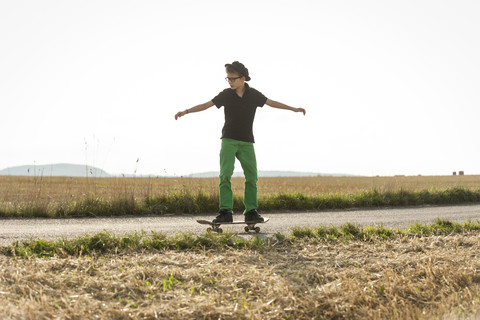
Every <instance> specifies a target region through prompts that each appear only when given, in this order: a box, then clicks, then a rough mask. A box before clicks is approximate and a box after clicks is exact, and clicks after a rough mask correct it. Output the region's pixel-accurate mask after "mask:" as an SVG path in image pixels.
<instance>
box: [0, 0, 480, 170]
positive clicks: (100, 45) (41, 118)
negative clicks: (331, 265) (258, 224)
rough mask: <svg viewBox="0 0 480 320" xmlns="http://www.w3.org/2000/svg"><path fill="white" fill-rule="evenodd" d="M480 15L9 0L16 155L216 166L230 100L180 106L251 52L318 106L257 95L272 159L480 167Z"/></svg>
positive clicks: (210, 2) (445, 6)
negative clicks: (196, 109) (262, 101)
mask: <svg viewBox="0 0 480 320" xmlns="http://www.w3.org/2000/svg"><path fill="white" fill-rule="evenodd" d="M479 16H480V2H479V1H476V0H474V1H463V0H455V1H454V0H452V1H444V0H414V1H411V0H402V1H385V0H365V1H358V0H344V1H321V0H296V1H284V0H242V1H229V0H203V1H195V0H165V1H164V0H157V1H143V0H138V1H137V0H136V1H133V0H132V1H126V0H124V1H118V0H115V1H113V0H108V1H107V0H96V1H91V0H84V1H62V0H56V1H52V0H44V1H32V0H24V1H8V0H0V46H1V50H0V112H1V118H0V119H1V125H0V137H1V138H0V169H3V168H6V167H12V166H18V165H32V164H37V165H41V164H53V163H74V164H85V165H92V166H95V167H98V168H100V169H103V170H105V171H107V172H108V173H111V174H134V173H135V174H137V175H148V174H152V175H175V176H181V175H188V174H191V173H196V172H205V171H216V170H218V169H219V150H220V142H221V140H220V136H221V129H222V127H223V120H224V115H223V109H217V108H215V107H212V108H210V109H208V110H206V111H203V112H200V113H195V114H188V115H186V116H185V117H183V118H181V119H179V120H177V121H175V119H174V115H175V113H176V112H178V111H181V110H185V109H186V108H191V107H193V106H195V105H198V104H201V103H204V102H207V101H210V100H211V99H212V98H213V97H215V96H216V95H217V94H218V93H219V92H220V91H222V90H223V89H225V88H227V87H228V84H227V83H226V81H225V79H224V78H225V76H226V74H225V68H224V65H225V64H226V63H231V62H233V61H240V62H242V63H244V64H245V66H246V67H247V68H248V69H249V72H250V75H251V78H252V80H251V81H250V82H249V84H250V86H251V87H254V88H256V89H257V90H259V91H260V92H262V93H263V94H264V95H265V96H267V97H268V98H269V99H272V100H276V101H280V102H282V103H285V104H287V105H290V106H292V107H302V108H305V109H306V110H307V113H306V115H305V116H303V115H302V114H301V113H294V112H291V111H286V110H278V109H274V108H271V107H268V106H264V107H263V108H259V109H257V114H256V118H255V123H254V135H255V141H256V143H255V149H256V153H257V163H258V169H259V170H285V171H302V172H318V173H327V174H328V173H347V174H355V175H365V176H376V175H381V176H389V175H418V174H421V175H450V174H452V172H453V171H457V172H458V171H460V170H463V171H464V172H465V174H480V139H479V138H480V126H479V125H478V119H479V118H480V117H479V116H480V59H479V58H478V57H480V37H479V34H480V19H478V17H479ZM236 168H238V169H240V165H239V163H238V162H237V165H236Z"/></svg>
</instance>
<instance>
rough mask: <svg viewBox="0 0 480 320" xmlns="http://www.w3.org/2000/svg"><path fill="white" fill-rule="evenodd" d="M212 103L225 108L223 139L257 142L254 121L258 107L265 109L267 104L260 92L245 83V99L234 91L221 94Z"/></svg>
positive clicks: (227, 90)
mask: <svg viewBox="0 0 480 320" xmlns="http://www.w3.org/2000/svg"><path fill="white" fill-rule="evenodd" d="M212 102H213V103H214V104H215V106H217V108H219V109H220V108H221V107H222V106H223V107H225V124H224V126H223V129H222V139H223V138H229V139H235V140H239V141H245V142H255V140H254V138H253V120H254V119H255V111H256V110H257V107H263V105H264V104H265V102H267V97H265V96H264V95H263V94H262V93H261V92H260V91H258V90H256V89H254V88H250V86H249V85H248V84H247V83H245V92H244V93H243V97H241V98H240V97H239V96H238V94H237V93H236V92H235V90H233V89H225V90H223V91H222V92H220V93H219V94H218V95H217V96H216V97H215V98H213V99H212Z"/></svg>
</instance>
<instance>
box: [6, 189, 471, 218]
mask: <svg viewBox="0 0 480 320" xmlns="http://www.w3.org/2000/svg"><path fill="white" fill-rule="evenodd" d="M478 202H480V190H469V189H466V188H463V187H449V188H447V189H432V190H420V191H407V190H404V189H400V190H396V191H383V192H381V191H379V190H378V189H372V190H366V191H362V192H360V193H357V194H332V193H329V194H319V195H306V194H303V193H299V192H297V193H293V194H286V193H277V194H267V195H260V196H259V210H261V211H264V212H268V211H279V210H283V211H285V210H293V211H309V210H326V209H347V208H369V207H399V206H418V205H440V204H461V203H478ZM218 207H219V200H218V195H217V194H216V193H213V194H208V193H206V192H204V191H202V190H199V191H197V193H192V192H191V191H189V190H182V191H180V192H171V193H168V194H161V195H157V196H151V197H147V198H144V199H137V198H136V197H133V196H132V197H127V198H123V197H119V198H113V199H110V200H108V199H105V198H102V197H99V196H93V195H90V196H85V197H84V198H83V199H81V200H78V201H72V202H64V203H56V204H55V203H46V204H38V203H19V204H15V205H13V206H12V205H6V204H5V203H4V205H3V206H2V205H1V204H0V217H26V218H33V217H44V218H62V217H97V216H122V215H137V216H138V215H163V214H185V213H186V214H195V213H213V212H216V211H217V210H218ZM234 211H237V212H238V211H243V197H242V196H239V195H236V196H235V197H234Z"/></svg>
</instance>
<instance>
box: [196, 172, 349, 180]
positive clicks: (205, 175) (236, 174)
mask: <svg viewBox="0 0 480 320" xmlns="http://www.w3.org/2000/svg"><path fill="white" fill-rule="evenodd" d="M218 175H219V172H218V171H208V172H201V173H193V174H190V175H188V176H187V177H189V178H212V177H218ZM233 176H234V177H243V172H234V173H233ZM258 176H259V177H317V176H323V177H347V176H349V177H353V176H354V175H352V174H345V173H315V172H297V171H263V170H259V171H258Z"/></svg>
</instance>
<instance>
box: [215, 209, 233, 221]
mask: <svg viewBox="0 0 480 320" xmlns="http://www.w3.org/2000/svg"><path fill="white" fill-rule="evenodd" d="M219 213H220V214H219V215H218V216H216V217H215V219H213V221H212V223H225V222H233V215H232V213H231V212H230V211H228V210H226V209H222V210H220V212H219Z"/></svg>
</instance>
